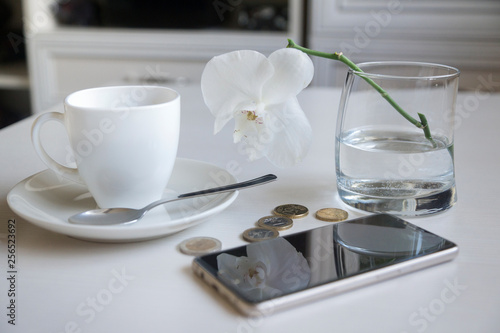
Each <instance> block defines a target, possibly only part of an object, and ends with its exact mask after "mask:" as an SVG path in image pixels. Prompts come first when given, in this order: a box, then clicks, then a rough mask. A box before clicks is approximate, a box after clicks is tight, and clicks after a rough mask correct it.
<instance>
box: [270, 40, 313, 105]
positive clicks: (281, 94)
mask: <svg viewBox="0 0 500 333" xmlns="http://www.w3.org/2000/svg"><path fill="white" fill-rule="evenodd" d="M268 59H269V62H270V63H271V64H272V65H273V67H274V70H275V72H274V75H273V76H272V77H271V78H270V79H269V80H268V81H266V83H265V85H264V89H263V101H264V102H265V103H266V104H275V103H282V102H284V101H285V100H287V99H288V98H290V97H294V96H296V95H297V94H298V93H300V92H301V91H302V90H303V89H304V88H305V87H307V86H308V85H309V83H311V81H312V78H313V76H314V66H313V63H312V60H311V59H310V58H309V56H308V55H307V54H305V53H304V52H302V51H299V50H296V49H288V48H286V49H280V50H277V51H275V52H273V53H272V54H271V55H270V56H269V58H268Z"/></svg>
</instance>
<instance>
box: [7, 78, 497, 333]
mask: <svg viewBox="0 0 500 333" xmlns="http://www.w3.org/2000/svg"><path fill="white" fill-rule="evenodd" d="M179 91H180V92H181V94H182V103H183V104H182V105H183V106H182V128H181V140H180V146H179V156H180V157H186V158H191V159H196V160H201V161H206V162H210V163H213V164H216V165H218V166H220V167H222V168H228V167H229V168H230V169H231V170H232V171H233V173H234V175H235V176H236V177H237V178H238V179H240V180H243V179H247V178H252V177H255V176H259V175H261V174H265V173H275V174H276V175H277V176H278V177H279V179H278V181H277V182H274V183H271V184H268V185H265V186H264V187H260V188H254V189H248V190H245V191H241V192H240V193H239V196H238V198H237V199H236V201H235V202H234V203H233V204H232V205H231V206H230V207H229V208H228V209H226V210H225V211H223V212H222V213H220V214H218V215H216V216H213V217H211V218H209V219H207V220H206V221H205V222H204V223H202V224H200V225H198V226H195V227H193V228H190V229H188V230H185V231H182V232H180V233H177V234H174V235H171V236H168V237H164V238H160V239H156V240H150V241H144V242H136V243H125V244H109V243H92V242H87V241H82V240H78V239H73V238H70V237H67V236H64V235H60V234H56V233H53V232H50V231H46V230H44V229H41V228H39V227H36V226H34V225H32V224H30V223H28V222H26V221H24V220H23V219H21V218H20V217H18V216H16V215H15V214H14V213H13V212H12V211H11V210H10V209H9V207H8V205H7V203H6V196H7V193H8V192H9V190H10V189H11V188H12V187H13V186H14V185H15V184H16V183H18V182H20V181H21V180H23V179H25V178H26V177H29V176H30V175H32V174H34V173H36V172H39V171H41V170H44V169H45V166H44V165H43V164H42V162H41V161H40V160H39V159H38V158H37V156H36V155H35V152H34V150H33V148H32V146H31V141H30V135H29V131H30V126H31V123H32V121H33V117H31V118H28V119H26V120H23V121H21V122H19V123H16V124H14V125H12V126H10V127H8V128H5V129H2V130H1V131H0V153H1V155H0V156H1V159H0V269H1V272H2V274H1V275H0V276H1V277H2V278H1V279H0V281H1V282H0V308H1V309H2V310H1V311H0V332H394V333H402V332H407V333H411V332H440V333H443V332H483V333H484V332H499V331H500V316H499V315H498V312H499V310H500V282H499V281H500V280H499V278H500V219H499V211H498V205H499V200H498V199H499V198H500V196H499V194H498V189H499V188H500V180H499V175H498V172H499V171H498V170H499V167H500V154H499V148H498V145H499V144H500V130H499V127H498V126H499V124H500V110H499V108H500V95H495V94H490V93H484V92H483V93H481V94H478V93H475V92H470V93H460V94H459V98H458V101H457V106H458V115H457V120H458V123H457V129H456V141H455V153H456V155H455V162H456V180H457V190H458V203H457V204H456V205H455V207H453V208H452V209H451V210H450V211H448V212H446V213H444V214H440V215H435V216H431V217H425V218H413V219H408V220H409V221H411V222H413V223H415V224H417V225H419V226H421V227H424V228H426V229H428V230H430V231H432V232H435V233H437V234H439V235H441V236H443V237H445V238H448V239H450V240H452V241H454V242H456V243H457V244H458V245H459V247H460V253H459V255H458V257H457V258H456V259H455V260H453V261H452V262H449V263H445V264H441V265H438V266H434V267H431V268H428V269H425V270H422V271H418V272H415V273H411V274H408V275H405V276H401V277H398V278H394V279H391V280H388V281H384V282H381V283H377V284H374V285H371V286H367V287H364V288H361V289H358V290H355V291H351V292H347V293H344V294H341V295H338V296H335V297H331V298H329V299H325V300H322V301H318V302H315V303H312V304H310V305H307V306H301V307H298V308H295V309H292V310H288V311H285V312H281V313H276V314H274V315H272V316H269V317H262V318H253V319H249V318H246V317H243V316H240V315H239V314H238V313H237V312H236V311H235V310H233V309H232V308H231V307H230V306H229V305H228V304H227V303H226V302H225V301H224V300H223V299H221V298H220V297H219V296H218V295H217V294H216V293H215V292H214V291H213V290H212V289H210V288H208V287H206V286H205V285H204V284H203V283H202V282H201V281H200V280H199V279H198V278H197V277H195V276H194V275H193V274H192V272H191V267H190V266H191V261H192V259H193V257H191V256H187V255H184V254H182V253H180V252H179V251H178V249H177V246H178V244H179V243H180V242H181V241H183V240H185V239H187V238H190V237H193V236H211V237H215V238H218V239H219V240H220V241H221V242H222V244H223V248H224V249H226V248H230V247H234V246H238V245H244V244H247V243H246V242H245V241H244V240H243V239H242V238H241V233H242V231H243V230H245V229H247V228H250V227H253V226H254V225H255V222H256V221H257V220H258V219H259V218H260V217H262V216H265V215H269V213H270V212H271V210H272V209H273V208H274V207H275V206H277V205H279V204H284V203H300V204H303V205H306V206H307V207H308V208H309V209H310V211H311V212H314V211H316V210H317V209H320V208H324V207H341V208H344V209H346V210H348V211H349V213H350V217H357V216H361V215H363V213H361V212H358V211H354V210H351V209H349V208H347V207H346V206H345V205H343V204H342V203H341V202H340V199H339V198H338V196H337V192H336V186H335V165H334V132H335V121H336V115H337V107H338V102H339V98H340V90H334V89H319V88H308V89H306V90H305V91H303V92H302V93H301V94H300V95H299V101H300V103H301V105H302V107H303V109H304V111H305V112H306V113H307V115H308V117H309V119H310V121H311V124H312V127H313V130H314V135H315V136H314V142H313V145H312V149H311V151H310V152H309V154H308V156H307V158H306V159H305V160H304V161H303V162H302V163H301V164H299V165H298V166H295V167H292V168H288V169H278V168H275V167H273V166H272V165H271V164H270V163H269V162H268V161H267V160H265V159H263V160H259V161H256V162H247V161H246V157H245V156H243V155H242V154H241V153H240V152H239V151H238V146H237V145H235V144H233V143H232V137H231V134H232V130H233V128H232V124H231V125H230V126H228V127H227V128H225V129H224V130H223V131H222V132H221V133H219V134H217V135H215V136H214V135H213V118H212V116H211V115H210V113H209V112H208V110H207V109H206V108H205V106H204V104H203V103H202V98H201V92H200V90H199V87H194V88H184V89H180V90H179ZM56 127H57V126H56ZM46 137H47V140H54V141H55V142H56V140H61V138H62V140H64V134H63V131H62V129H61V128H59V127H57V128H55V129H54V130H50V131H49V133H47V134H46ZM235 166H237V167H238V168H236V169H235ZM14 219H15V220H16V227H17V230H16V259H17V262H16V269H17V276H16V279H17V281H16V282H17V285H16V296H15V301H16V325H15V326H12V325H10V324H8V320H9V318H8V317H7V311H8V310H7V309H6V307H7V306H8V304H9V303H8V302H9V300H10V299H11V298H9V297H8V287H9V286H8V281H7V279H6V276H7V271H8V268H7V239H6V233H7V223H8V221H9V220H14ZM325 224H326V222H321V221H318V220H316V219H315V218H314V217H313V214H310V216H308V217H306V218H304V219H300V220H296V221H295V225H294V227H293V228H291V229H289V230H287V231H284V232H282V235H286V234H290V233H295V232H298V231H301V230H306V229H311V228H316V227H320V226H323V225H325ZM2 234H3V235H2ZM120 274H122V275H125V276H126V278H125V280H123V281H122V284H121V286H122V287H123V288H119V289H120V290H119V291H117V290H116V288H115V289H113V290H114V291H117V292H115V293H113V294H112V298H111V299H109V298H108V299H105V302H104V301H103V300H104V299H103V296H105V294H106V295H109V294H110V293H109V292H106V290H109V288H111V286H110V284H112V283H116V282H117V279H116V275H120ZM7 277H8V276H7ZM115 287H116V286H115ZM98 296H100V297H101V298H100V300H101V301H99V300H98V301H96V299H97V298H96V297H98ZM93 302H94V303H93ZM96 302H97V303H96ZM103 302H104V303H105V304H104V303H103ZM92 304H94V305H93V307H92Z"/></svg>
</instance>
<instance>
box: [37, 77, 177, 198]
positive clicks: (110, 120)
mask: <svg viewBox="0 0 500 333" xmlns="http://www.w3.org/2000/svg"><path fill="white" fill-rule="evenodd" d="M64 109H65V112H64V113H59V112H48V113H44V114H42V115H40V116H39V117H38V118H37V119H36V120H35V122H34V123H33V127H32V131H31V138H32V141H33V145H34V148H35V151H36V152H37V154H38V155H39V157H40V158H41V159H42V161H43V162H44V163H45V164H46V165H47V166H48V167H49V168H50V169H52V170H53V171H55V172H56V173H57V174H59V175H61V176H62V177H64V178H67V179H69V180H72V181H74V182H77V183H82V184H85V185H86V186H87V187H88V189H89V192H90V193H91V194H92V196H93V197H94V199H95V201H96V202H97V204H98V205H99V207H101V208H111V207H129V208H140V207H143V206H145V205H147V204H149V203H151V202H153V201H155V200H158V199H160V198H161V197H162V194H163V192H164V191H165V187H166V186H167V183H168V180H169V178H170V175H171V173H172V169H173V167H174V163H175V159H176V155H177V146H178V142H179V127H180V95H179V94H178V93H177V92H176V91H174V90H172V89H169V88H165V87H157V86H118V87H102V88H92V89H86V90H81V91H77V92H75V93H72V94H70V95H69V96H68V97H67V98H66V99H65V101H64ZM51 120H55V121H59V122H61V123H63V124H64V126H65V128H66V132H67V134H68V137H69V141H70V145H71V150H72V152H73V154H74V159H75V161H76V165H77V168H76V169H75V168H69V167H67V166H64V165H62V164H60V163H58V162H57V161H55V160H54V159H53V158H52V157H50V156H49V155H48V154H47V152H46V151H45V149H44V148H43V146H42V143H41V140H40V129H41V127H42V126H43V124H44V123H46V122H47V121H51ZM62 148H63V147H61V149H62Z"/></svg>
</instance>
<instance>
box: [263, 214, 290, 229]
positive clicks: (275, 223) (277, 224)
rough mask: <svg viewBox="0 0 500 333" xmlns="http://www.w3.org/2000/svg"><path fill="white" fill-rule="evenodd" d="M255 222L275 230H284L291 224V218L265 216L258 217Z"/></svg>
mask: <svg viewBox="0 0 500 333" xmlns="http://www.w3.org/2000/svg"><path fill="white" fill-rule="evenodd" d="M257 224H258V225H259V226H261V227H264V228H266V227H267V228H271V229H276V230H286V229H290V228H291V227H292V226H293V221H292V219H291V218H289V217H286V216H275V215H273V216H266V217H262V218H261V219H259V221H258V222H257Z"/></svg>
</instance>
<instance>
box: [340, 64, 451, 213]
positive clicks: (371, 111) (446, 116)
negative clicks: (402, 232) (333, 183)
mask: <svg viewBox="0 0 500 333" xmlns="http://www.w3.org/2000/svg"><path fill="white" fill-rule="evenodd" d="M358 66H359V68H360V69H361V70H362V71H363V72H356V71H353V70H349V72H348V74H347V78H346V81H345V85H344V88H343V91H342V97H341V101H340V106H339V113H338V120H337V130H336V147H335V148H336V151H335V155H336V173H337V188H338V193H339V195H340V198H341V199H342V200H343V201H344V202H345V203H347V204H348V205H350V206H352V207H355V208H358V209H361V210H365V211H369V212H384V213H391V214H395V215H402V216H418V215H427V214H434V213H438V212H442V211H445V210H447V209H449V208H451V207H452V206H453V204H454V203H455V202H456V200H457V194H456V189H455V171H454V159H453V141H454V138H453V132H454V116H455V104H456V96H457V90H458V78H459V75H460V72H459V71H458V70H457V69H456V68H453V67H449V66H445V65H438V64H429V63H420V62H395V61H392V62H370V63H362V64H359V65H358ZM363 77H365V78H370V79H371V80H373V81H374V82H375V83H377V84H378V85H379V86H380V87H381V88H383V89H384V90H385V91H386V92H387V93H388V94H389V96H390V97H391V98H392V99H393V100H394V101H395V102H396V103H397V104H399V106H401V108H402V109H403V110H404V111H405V112H406V113H408V114H409V115H410V116H411V117H412V118H414V119H416V120H418V121H420V118H419V115H418V113H421V114H424V115H425V117H426V118H427V121H428V126H429V128H430V133H431V136H432V140H429V139H428V138H426V137H425V135H424V132H423V130H422V129H420V128H417V127H416V126H415V125H413V124H412V123H411V122H410V121H408V120H407V119H405V118H404V117H403V116H402V115H401V114H400V113H398V112H397V111H396V110H395V109H394V107H393V106H391V105H390V104H389V102H388V101H387V100H386V99H384V98H383V97H382V95H381V94H380V92H379V91H377V90H375V89H374V88H373V87H372V86H371V85H369V84H368V83H367V82H366V80H365V79H364V78H363Z"/></svg>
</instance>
